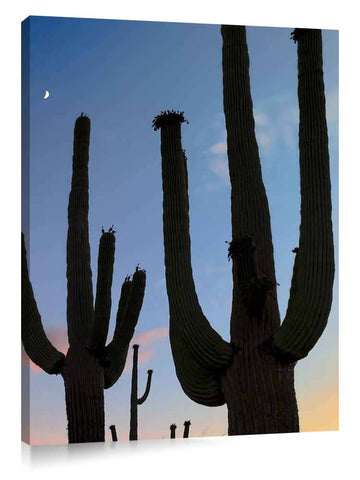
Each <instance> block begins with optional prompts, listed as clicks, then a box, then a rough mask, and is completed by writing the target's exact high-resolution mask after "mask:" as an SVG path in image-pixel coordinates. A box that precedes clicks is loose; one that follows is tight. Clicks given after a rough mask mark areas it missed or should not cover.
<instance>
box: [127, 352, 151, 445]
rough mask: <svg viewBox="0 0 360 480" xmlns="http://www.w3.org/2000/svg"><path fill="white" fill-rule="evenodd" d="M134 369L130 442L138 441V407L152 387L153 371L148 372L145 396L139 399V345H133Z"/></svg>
mask: <svg viewBox="0 0 360 480" xmlns="http://www.w3.org/2000/svg"><path fill="white" fill-rule="evenodd" d="M133 349H134V353H133V369H132V377H131V398H130V433H129V440H137V439H138V411H137V408H138V405H141V404H143V403H144V402H145V400H146V399H147V397H148V395H149V392H150V387H151V377H152V374H153V371H152V370H148V371H147V374H148V376H147V381H146V388H145V392H144V395H143V396H142V397H140V398H138V352H139V345H133Z"/></svg>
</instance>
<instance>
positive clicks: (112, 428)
mask: <svg viewBox="0 0 360 480" xmlns="http://www.w3.org/2000/svg"><path fill="white" fill-rule="evenodd" d="M109 428H110V431H111V439H112V441H113V442H117V441H118V438H117V434H116V427H115V425H110V427H109Z"/></svg>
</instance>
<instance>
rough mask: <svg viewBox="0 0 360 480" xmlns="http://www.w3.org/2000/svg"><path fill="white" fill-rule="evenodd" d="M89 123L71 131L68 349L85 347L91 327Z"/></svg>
mask: <svg viewBox="0 0 360 480" xmlns="http://www.w3.org/2000/svg"><path fill="white" fill-rule="evenodd" d="M89 141H90V119H89V118H88V117H86V116H80V117H78V118H77V120H76V123H75V129H74V151H73V174H72V182H71V191H70V195H69V206H68V223H69V227H68V236H67V271H66V276H67V288H68V295H67V323H68V337H69V344H70V346H71V345H72V344H74V343H86V342H87V341H88V340H89V338H88V335H89V333H90V332H91V328H92V324H93V315H94V307H93V290H92V273H91V265H90V245H89V225H88V212H89V175H88V162H89Z"/></svg>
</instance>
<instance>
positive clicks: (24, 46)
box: [19, 17, 30, 444]
mask: <svg viewBox="0 0 360 480" xmlns="http://www.w3.org/2000/svg"><path fill="white" fill-rule="evenodd" d="M29 94H30V18H29V17H28V18H27V19H25V20H24V21H23V22H22V23H21V230H22V232H24V235H25V238H26V239H27V248H28V252H29V253H30V249H29V233H30V224H29V221H30V205H29V198H30V196H29V191H30V190H29V187H30V186H29V181H30V175H29V173H30V172H29V167H30V166H29V152H30V128H29V120H30V108H29V107H30V105H29V98H30V97H29ZM19 234H20V232H19ZM29 263H30V262H29ZM19 340H20V342H21V339H19ZM29 362H30V360H29V357H28V356H27V355H26V354H25V351H24V349H23V347H22V345H21V440H22V441H23V442H25V443H28V444H30V364H29Z"/></svg>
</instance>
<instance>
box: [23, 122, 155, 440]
mask: <svg viewBox="0 0 360 480" xmlns="http://www.w3.org/2000/svg"><path fill="white" fill-rule="evenodd" d="M89 138H90V119H89V118H88V117H87V116H84V115H82V116H80V117H79V118H78V119H77V120H76V123H75V130H74V154H73V175H72V184H71V191H70V197H69V207H68V223H69V228H68V237H67V290H68V295H67V327H68V339H69V345H70V347H69V349H68V351H67V354H66V356H65V355H63V354H62V353H60V352H59V351H58V350H57V349H56V348H55V347H54V346H53V345H52V344H51V343H50V342H49V340H48V338H47V336H46V334H45V332H44V329H43V325H42V321H41V317H40V314H39V311H38V308H37V305H36V301H35V298H34V294H33V290H32V286H31V283H30V280H29V274H28V269H27V260H26V250H25V240H24V235H22V277H21V287H22V342H23V345H24V348H25V351H26V353H27V354H28V356H29V357H30V358H31V360H32V361H33V362H34V363H35V364H36V365H39V367H41V368H42V369H43V370H44V371H45V372H47V373H50V374H59V373H61V375H62V377H63V380H64V384H65V400H66V412H67V419H68V427H67V428H68V440H69V443H79V442H102V441H104V437H105V427H104V416H105V415H104V388H109V387H111V386H112V385H113V384H114V383H115V382H116V381H117V380H118V378H119V377H120V375H121V373H122V371H123V369H124V365H125V360H126V355H127V351H128V348H129V342H130V340H131V338H132V336H133V334H134V329H135V326H136V323H137V321H138V317H139V313H140V309H141V306H142V302H143V297H144V291H145V281H146V274H145V271H144V270H138V271H136V272H135V273H134V275H133V278H132V280H130V277H126V279H125V281H124V283H123V285H122V289H121V295H120V301H119V305H118V312H117V317H116V327H115V332H114V336H113V339H112V341H111V342H110V343H109V344H108V345H106V346H105V342H106V337H107V334H108V327H109V320H110V310H111V285H112V275H113V264H114V254H115V236H114V235H112V234H109V233H103V234H102V235H101V238H100V245H99V257H98V277H97V287H96V297H95V308H94V306H93V285H92V272H91V265H90V245H89V227H88V210H89V179H88V160H89Z"/></svg>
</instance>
